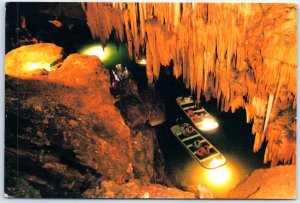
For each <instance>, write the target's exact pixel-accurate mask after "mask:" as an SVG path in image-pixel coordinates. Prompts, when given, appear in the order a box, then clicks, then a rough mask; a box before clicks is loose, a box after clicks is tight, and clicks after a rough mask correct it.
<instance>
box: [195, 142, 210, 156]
mask: <svg viewBox="0 0 300 203" xmlns="http://www.w3.org/2000/svg"><path fill="white" fill-rule="evenodd" d="M194 147H195V148H197V152H196V153H197V155H198V156H200V157H202V156H203V155H208V154H209V146H208V145H205V146H202V143H201V141H200V140H195V141H194Z"/></svg>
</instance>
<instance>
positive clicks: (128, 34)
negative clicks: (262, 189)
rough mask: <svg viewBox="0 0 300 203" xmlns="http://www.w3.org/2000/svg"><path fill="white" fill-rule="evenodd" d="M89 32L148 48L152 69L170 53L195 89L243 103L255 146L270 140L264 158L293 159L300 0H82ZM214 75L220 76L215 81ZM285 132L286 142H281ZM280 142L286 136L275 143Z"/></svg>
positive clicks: (153, 75) (227, 106)
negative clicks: (282, 0) (269, 0)
mask: <svg viewBox="0 0 300 203" xmlns="http://www.w3.org/2000/svg"><path fill="white" fill-rule="evenodd" d="M82 7H83V9H84V11H85V12H86V15H87V21H88V25H89V26H90V29H91V33H92V36H93V37H94V38H99V39H100V41H101V42H102V43H103V44H104V45H105V43H106V41H107V40H108V38H109V37H110V33H111V32H112V30H115V32H116V33H117V37H119V39H120V40H121V41H124V40H125V39H126V43H127V48H128V52H129V56H130V57H131V58H134V57H137V56H138V55H139V54H140V52H141V51H145V52H146V60H147V65H146V69H147V77H148V83H149V84H151V83H153V82H155V80H156V79H158V78H159V72H160V68H161V65H164V66H168V65H169V64H170V62H171V61H173V64H174V66H173V74H174V76H175V77H176V78H179V77H180V76H181V75H182V77H183V80H184V82H185V84H186V87H188V88H190V90H191V92H193V93H195V94H196V95H197V99H198V100H200V96H201V95H203V96H205V98H206V99H209V98H211V97H216V98H217V100H218V105H220V107H221V108H222V110H224V111H229V110H231V111H232V112H234V111H235V110H236V109H238V108H245V109H246V114H247V122H253V128H252V132H253V134H255V144H254V147H253V150H254V151H258V150H259V149H260V148H261V146H262V143H263V141H264V140H265V139H266V140H267V142H268V143H267V148H266V151H265V160H264V161H265V162H267V161H271V163H272V165H273V166H274V165H276V164H278V162H283V163H290V162H292V163H295V160H296V158H295V156H296V155H295V146H294V144H295V137H296V130H295V127H294V126H295V119H294V118H295V116H296V111H295V109H296V72H297V69H296V67H297V58H296V48H297V47H296V44H297V43H296V33H297V32H296V24H297V20H296V19H297V15H296V11H297V10H296V5H295V4H258V3H257V4H250V3H246V4H245V3H235V4H214V3H82ZM214 81H215V82H214ZM278 140H280V141H281V142H278ZM278 143H281V144H278Z"/></svg>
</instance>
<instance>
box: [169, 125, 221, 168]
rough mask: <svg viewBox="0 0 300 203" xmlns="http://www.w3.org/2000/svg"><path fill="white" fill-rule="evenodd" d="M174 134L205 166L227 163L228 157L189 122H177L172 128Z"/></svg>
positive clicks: (212, 166) (218, 165) (216, 166)
mask: <svg viewBox="0 0 300 203" xmlns="http://www.w3.org/2000/svg"><path fill="white" fill-rule="evenodd" d="M171 131H172V133H173V135H174V136H175V137H176V138H177V139H178V140H179V142H180V143H181V144H182V145H183V146H184V147H185V149H186V150H187V151H188V152H189V154H190V155H191V156H192V157H193V158H194V159H195V160H196V161H197V162H198V163H200V164H201V165H202V166H203V167H204V168H207V169H214V168H218V167H220V166H222V165H224V164H225V163H226V158H225V157H224V156H223V155H222V154H221V152H220V151H219V150H217V149H216V148H215V147H214V146H213V145H212V144H211V143H210V142H209V141H208V140H206V139H205V138H204V137H203V136H202V135H201V134H200V133H199V131H197V130H196V129H195V127H193V126H192V125H190V124H188V123H182V124H177V125H175V126H173V127H172V128H171Z"/></svg>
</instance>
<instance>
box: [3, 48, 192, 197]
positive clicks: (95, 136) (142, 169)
mask: <svg viewBox="0 0 300 203" xmlns="http://www.w3.org/2000/svg"><path fill="white" fill-rule="evenodd" d="M40 47H42V50H41V49H40ZM20 49H21V50H20ZM45 49H46V50H47V53H49V54H53V56H48V57H47V60H48V59H50V58H52V59H53V60H54V61H47V64H50V65H51V64H52V65H51V70H52V71H51V72H48V71H46V70H44V69H39V67H36V65H35V67H34V71H32V70H31V69H26V68H25V66H24V65H23V64H27V65H28V63H30V62H40V61H43V59H44V57H43V54H40V55H39V54H37V55H35V57H31V56H30V57H29V58H26V56H28V55H30V52H31V51H32V50H34V52H35V53H39V52H45ZM57 50H58V51H57ZM14 52H17V53H18V52H19V53H21V56H22V63H19V60H20V55H19V54H16V53H14ZM26 52H27V53H28V54H24V53H26ZM49 54H48V55H49ZM61 54H62V53H61V48H59V47H57V46H55V45H53V44H43V45H41V44H36V45H30V46H24V47H21V48H19V49H16V50H13V51H11V52H10V53H8V54H7V55H6V58H5V61H6V67H5V72H6V78H5V83H6V89H5V105H6V109H5V113H6V118H5V119H6V120H5V128H6V130H5V192H6V193H7V194H8V195H10V196H14V197H31V198H33V197H48V198H49V197H69V198H70V197H85V198H90V197H91V198H92V197H97V198H105V197H109V198H118V197H125V198H126V197H128V198H133V197H141V195H142V196H145V194H146V193H148V194H149V197H150V198H151V197H156V198H160V197H161V198H162V197H182V198H184V197H190V198H193V197H195V196H194V194H193V193H188V192H183V191H180V190H178V189H175V188H167V187H166V186H163V185H159V184H155V183H157V182H160V183H161V184H167V183H166V177H165V175H164V174H163V173H164V172H163V158H162V156H161V154H160V153H159V151H158V150H159V148H158V146H157V143H156V137H155V133H154V132H153V129H152V128H151V127H150V126H149V125H147V122H140V123H135V124H132V125H131V126H130V127H128V125H129V120H128V119H126V118H125V120H124V118H123V117H122V114H123V116H124V115H125V114H124V112H123V113H122V114H121V112H120V110H119V109H118V108H117V107H116V106H115V102H116V101H115V99H114V97H113V96H112V95H111V93H110V78H109V73H108V71H107V69H105V67H104V65H103V64H102V63H101V62H100V60H99V59H98V58H96V57H94V56H84V55H79V54H72V55H69V56H68V57H67V58H66V59H65V60H63V62H61V63H57V60H58V59H61V58H62V55H61ZM23 62H24V63H23ZM25 62H28V63H25ZM39 64H42V63H39ZM53 64H55V65H53ZM26 67H27V66H26ZM16 68H18V69H20V70H22V71H21V72H18V75H15V74H13V73H14V72H15V71H17V69H16ZM37 70H38V71H37ZM30 71H31V72H30ZM23 73H24V74H23ZM22 74H23V75H22ZM23 76H24V77H23ZM136 112H138V111H136ZM156 157H160V159H158V160H159V163H157V161H154V159H155V158H156ZM159 167H160V169H159ZM154 168H155V169H154ZM131 184H133V185H134V186H135V187H136V188H137V190H136V193H135V194H134V195H125V192H124V195H123V196H122V195H121V196H120V194H119V193H118V192H116V191H115V190H114V189H115V188H119V189H120V188H123V189H120V190H121V191H123V190H124V191H125V190H128V187H129V186H130V185H131ZM126 188H127V189H126ZM119 189H118V191H119ZM110 190H114V192H113V193H110V192H109V195H108V192H107V191H110ZM91 191H95V192H91ZM105 191H106V192H105ZM92 193H95V194H92ZM146 196H147V194H146Z"/></svg>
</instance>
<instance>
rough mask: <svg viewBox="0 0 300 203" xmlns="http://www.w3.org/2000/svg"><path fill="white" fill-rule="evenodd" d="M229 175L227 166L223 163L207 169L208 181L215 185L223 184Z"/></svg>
mask: <svg viewBox="0 0 300 203" xmlns="http://www.w3.org/2000/svg"><path fill="white" fill-rule="evenodd" d="M230 177H231V172H230V170H229V168H228V167H227V166H226V165H225V166H222V167H220V168H216V169H210V170H209V171H208V177H207V178H208V181H210V182H211V183H212V184H215V185H225V184H226V183H227V182H228V181H229V180H230Z"/></svg>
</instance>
